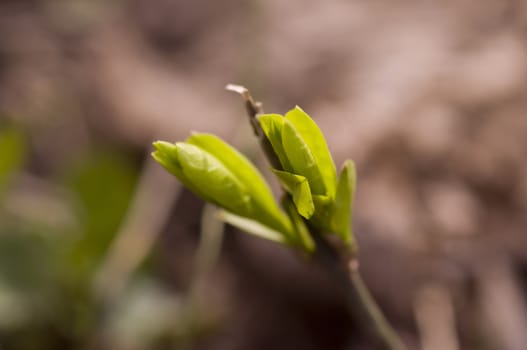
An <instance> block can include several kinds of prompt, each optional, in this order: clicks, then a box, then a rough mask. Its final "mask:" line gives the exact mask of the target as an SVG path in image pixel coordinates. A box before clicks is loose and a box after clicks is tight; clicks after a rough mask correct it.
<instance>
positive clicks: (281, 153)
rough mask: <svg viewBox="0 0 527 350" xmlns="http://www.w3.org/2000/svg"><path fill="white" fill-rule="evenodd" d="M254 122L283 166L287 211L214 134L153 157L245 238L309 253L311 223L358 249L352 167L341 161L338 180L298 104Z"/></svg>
mask: <svg viewBox="0 0 527 350" xmlns="http://www.w3.org/2000/svg"><path fill="white" fill-rule="evenodd" d="M257 120H258V123H259V125H260V126H261V129H262V130H263V131H264V134H265V137H266V138H267V139H268V140H269V142H270V144H271V145H272V148H273V151H274V152H275V154H276V156H277V157H278V159H279V161H280V164H281V167H282V168H281V169H273V173H274V174H275V175H276V176H277V178H278V180H279V181H280V183H281V185H282V187H283V189H284V190H285V192H286V193H288V194H289V195H288V196H284V199H283V201H282V204H283V207H284V209H285V212H284V211H282V210H281V209H280V208H279V206H278V204H277V202H276V201H275V199H274V197H273V195H272V192H271V190H270V188H269V185H268V184H267V183H266V182H265V180H264V178H263V176H262V175H261V173H260V172H259V171H258V170H257V169H256V167H255V166H254V165H253V164H252V163H251V162H250V161H249V160H248V159H247V158H246V157H245V156H244V155H242V154H241V153H240V152H238V151H237V150H236V149H235V148H233V147H232V146H230V145H228V144H227V143H226V142H224V141H223V140H221V139H220V138H218V137H216V136H214V135H211V134H201V133H194V134H192V135H191V136H190V137H189V138H188V139H187V140H186V141H185V142H176V143H169V142H165V141H156V142H154V147H155V149H156V150H155V151H154V152H153V153H152V156H153V157H154V158H155V160H156V161H158V162H159V163H160V164H161V165H163V166H164V167H165V168H166V169H167V170H168V171H169V172H170V173H172V174H173V175H175V176H176V177H177V178H178V179H179V181H181V183H182V184H183V185H185V186H186V187H187V188H188V189H190V190H191V191H192V192H194V193H195V194H196V195H197V196H199V197H201V198H202V199H204V200H205V201H207V202H210V203H213V204H215V205H216V206H218V207H220V208H222V212H221V214H220V217H221V218H222V219H223V220H224V221H226V222H228V223H229V224H231V225H233V226H236V227H238V228H240V229H242V230H244V231H246V232H248V233H251V234H255V235H257V236H260V237H263V238H266V239H270V240H273V241H275V242H279V243H282V244H285V245H289V246H293V247H298V248H301V249H302V250H304V251H306V252H308V253H311V252H313V251H314V249H315V244H314V241H313V239H312V237H311V236H310V234H309V230H308V227H307V226H313V227H315V228H316V229H318V230H320V231H321V232H323V233H327V234H335V235H337V236H338V237H340V238H341V241H342V243H343V244H344V246H347V247H348V248H349V249H354V248H355V244H354V239H353V234H352V232H351V229H350V226H351V225H350V221H351V208H352V202H353V194H354V190H355V167H354V165H353V162H352V161H350V160H348V161H346V162H345V163H344V166H343V169H342V171H341V173H340V176H339V178H338V179H337V175H336V170H335V164H334V162H333V159H332V157H331V154H330V153H329V150H328V146H327V144H326V140H325V138H324V135H323V134H322V132H321V131H320V129H319V127H318V126H317V125H316V123H315V122H314V121H313V119H311V118H310V117H309V116H308V115H307V114H306V113H305V112H304V111H303V110H302V109H300V107H295V108H294V109H292V110H291V111H289V112H288V113H287V114H286V115H285V117H283V116H281V115H278V114H263V115H260V116H258V119H257Z"/></svg>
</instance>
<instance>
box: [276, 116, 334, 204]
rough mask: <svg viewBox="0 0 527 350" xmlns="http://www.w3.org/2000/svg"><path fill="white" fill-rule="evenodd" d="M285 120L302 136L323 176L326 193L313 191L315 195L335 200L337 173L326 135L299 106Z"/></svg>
mask: <svg viewBox="0 0 527 350" xmlns="http://www.w3.org/2000/svg"><path fill="white" fill-rule="evenodd" d="M285 119H286V120H287V121H289V122H290V123H291V124H292V125H293V126H294V128H295V129H296V131H297V132H298V133H299V134H300V135H301V138H302V140H303V141H304V142H305V143H306V144H307V147H308V149H309V150H310V151H311V153H312V155H313V157H314V158H315V163H316V165H317V168H318V171H319V172H320V174H321V176H322V180H323V183H324V188H325V190H326V192H325V193H319V192H317V191H313V193H316V194H326V195H328V196H330V197H332V198H333V197H334V195H335V188H336V178H337V171H336V169H335V163H334V162H333V158H332V157H331V153H330V152H329V149H328V145H327V143H326V139H325V138H324V134H322V131H320V128H319V127H318V126H317V124H316V123H315V122H314V121H313V119H311V117H310V116H309V115H308V114H307V113H306V112H304V111H303V110H302V109H301V108H300V107H298V106H296V107H295V108H293V109H292V110H290V111H289V112H287V114H286V115H285ZM310 182H311V180H310ZM312 190H313V188H312Z"/></svg>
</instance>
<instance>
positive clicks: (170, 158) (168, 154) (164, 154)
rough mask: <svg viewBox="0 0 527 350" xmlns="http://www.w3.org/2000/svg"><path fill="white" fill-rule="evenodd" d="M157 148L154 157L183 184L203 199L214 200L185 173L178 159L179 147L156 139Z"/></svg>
mask: <svg viewBox="0 0 527 350" xmlns="http://www.w3.org/2000/svg"><path fill="white" fill-rule="evenodd" d="M153 145H154V147H155V148H156V150H155V151H154V152H152V157H153V158H154V159H155V160H156V161H157V162H158V163H159V164H161V165H162V166H163V167H164V168H165V169H166V170H168V172H170V173H171V174H172V175H174V176H175V177H177V178H178V179H179V181H181V183H182V184H183V185H185V186H186V187H187V188H188V189H190V190H191V191H192V192H194V193H195V194H196V195H198V196H199V197H201V198H202V199H204V200H206V201H209V202H213V200H212V198H211V197H210V196H208V195H207V194H206V193H204V192H203V191H201V190H200V189H199V187H196V186H195V185H194V184H193V183H192V181H190V179H188V178H187V176H186V175H185V174H184V173H183V168H182V167H181V164H180V162H179V160H178V149H177V146H176V145H175V144H173V143H170V142H166V141H156V142H154V143H153Z"/></svg>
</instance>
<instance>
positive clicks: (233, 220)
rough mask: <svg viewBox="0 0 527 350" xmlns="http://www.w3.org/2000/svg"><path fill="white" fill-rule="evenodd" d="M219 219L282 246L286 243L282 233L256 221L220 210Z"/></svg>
mask: <svg viewBox="0 0 527 350" xmlns="http://www.w3.org/2000/svg"><path fill="white" fill-rule="evenodd" d="M219 217H220V219H221V220H223V221H225V222H226V223H228V224H230V225H232V226H234V227H237V228H239V229H240V230H242V231H245V232H247V233H250V234H252V235H255V236H258V237H260V238H265V239H268V240H271V241H274V242H278V243H282V244H287V243H288V241H287V239H286V236H285V235H284V234H283V233H282V232H278V231H275V230H273V229H272V228H270V227H268V226H265V225H263V224H261V223H259V222H258V221H256V220H252V219H248V218H244V217H241V216H239V215H236V214H233V213H230V212H228V211H226V210H220V212H219Z"/></svg>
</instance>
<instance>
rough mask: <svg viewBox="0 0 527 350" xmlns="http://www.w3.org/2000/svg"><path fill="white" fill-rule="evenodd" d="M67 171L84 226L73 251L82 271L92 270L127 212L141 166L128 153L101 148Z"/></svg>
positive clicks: (69, 183)
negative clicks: (101, 149) (131, 159)
mask: <svg viewBox="0 0 527 350" xmlns="http://www.w3.org/2000/svg"><path fill="white" fill-rule="evenodd" d="M66 173H67V174H66V185H67V186H68V187H69V189H70V190H71V192H72V193H73V194H74V195H75V196H76V197H77V199H78V205H79V209H80V213H79V214H80V220H81V225H82V229H81V230H82V234H81V237H80V239H79V240H78V241H77V243H76V246H75V248H74V249H73V253H72V254H73V259H74V264H75V267H76V270H77V273H78V274H79V273H80V272H81V271H83V272H85V273H91V272H92V271H93V268H94V267H95V266H96V264H97V262H98V261H99V259H100V258H101V257H102V256H103V255H104V254H105V252H106V250H107V248H108V246H109V245H110V242H111V241H112V240H113V238H114V236H115V234H116V233H117V231H118V229H119V227H120V224H121V222H122V220H123V218H124V215H125V214H126V211H127V209H128V206H129V203H130V200H131V198H132V195H133V192H134V189H135V182H136V175H137V169H136V168H135V167H134V166H133V165H132V163H131V161H130V159H128V158H127V157H126V156H125V155H124V154H121V153H117V152H113V151H100V152H94V153H91V154H88V155H86V156H79V157H78V158H77V159H76V163H75V164H73V165H72V166H71V168H70V169H68V170H66ZM79 269H80V270H79ZM79 277H81V278H82V276H79Z"/></svg>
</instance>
